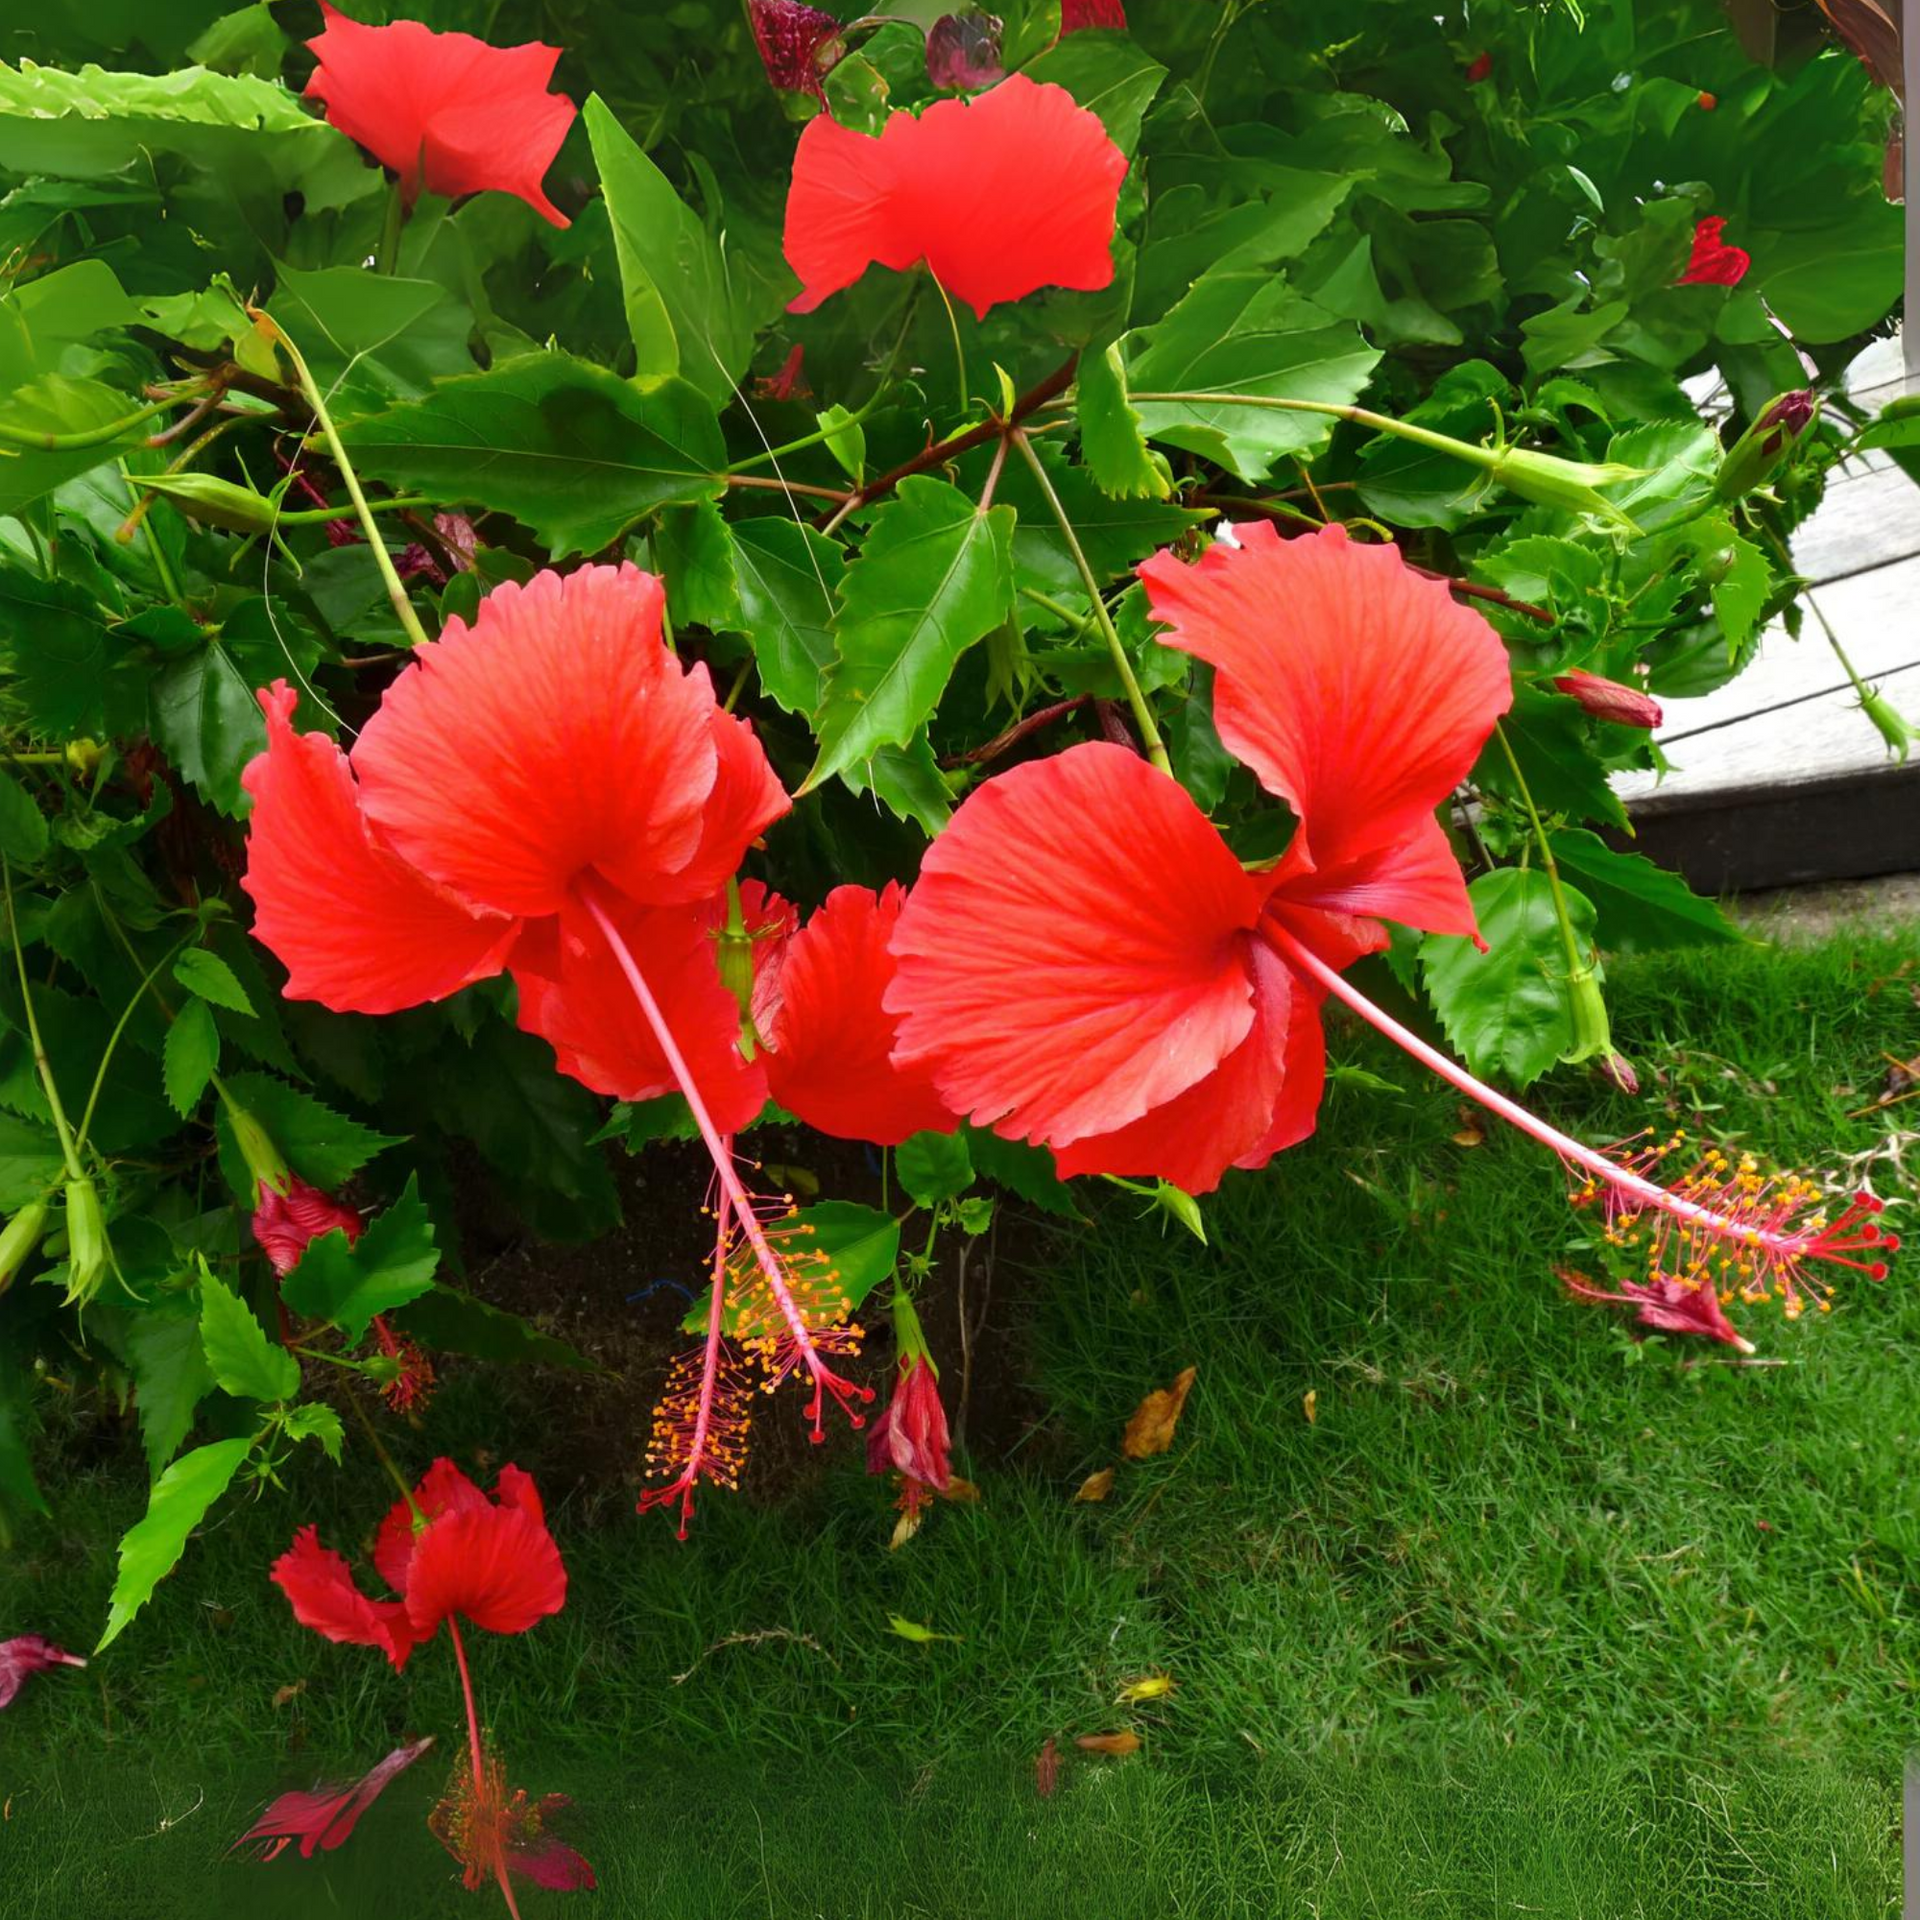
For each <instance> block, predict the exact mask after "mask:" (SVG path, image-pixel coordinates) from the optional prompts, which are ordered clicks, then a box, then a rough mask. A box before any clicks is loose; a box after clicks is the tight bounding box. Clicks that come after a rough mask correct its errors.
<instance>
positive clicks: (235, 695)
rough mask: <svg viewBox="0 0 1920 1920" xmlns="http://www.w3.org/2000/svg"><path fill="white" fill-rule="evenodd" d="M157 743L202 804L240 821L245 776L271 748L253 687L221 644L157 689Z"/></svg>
mask: <svg viewBox="0 0 1920 1920" xmlns="http://www.w3.org/2000/svg"><path fill="white" fill-rule="evenodd" d="M151 699H152V727H153V737H154V739H155V740H156V741H157V742H158V743H159V744H160V746H161V747H162V748H163V749H164V750H165V752H166V755H167V758H168V759H169V760H171V761H172V762H173V764H174V766H175V767H176V768H178V769H179V771H180V772H181V773H182V774H183V775H184V776H185V777H186V778H187V779H188V780H189V781H190V782H191V783H192V784H193V787H194V789H195V791H196V792H197V793H198V794H199V795H200V797H201V799H203V800H204V801H206V803H207V804H208V805H209V806H211V807H213V808H215V809H217V810H218V811H219V812H221V813H224V814H225V815H227V817H228V818H229V819H233V820H237V819H239V818H240V817H241V815H242V814H244V813H245V811H246V808H247V797H246V795H245V794H244V793H243V792H242V791H241V787H240V775H241V773H242V772H243V771H244V770H245V767H246V764H247V762H248V761H249V760H251V759H252V758H253V757H254V755H255V754H257V753H259V752H261V751H263V750H264V748H265V747H266V744H267V728H266V722H265V720H264V719H263V718H262V717H261V713H260V702H259V701H258V700H257V699H256V698H255V697H254V691H253V687H252V685H251V684H250V683H249V681H248V679H247V676H246V675H245V674H244V673H242V672H241V670H240V667H239V665H238V664H237V663H236V661H235V660H234V657H233V655H232V653H231V652H230V651H229V650H228V649H227V647H226V645H225V644H224V643H223V642H222V641H220V640H218V639H209V640H208V641H207V643H206V644H205V645H204V646H202V647H200V648H198V649H196V650H195V651H194V652H192V653H190V654H187V655H186V656H185V657H184V658H182V659H179V660H173V661H170V662H168V664H167V665H166V666H165V667H163V668H162V669H161V671H160V673H159V674H158V675H157V676H156V678H155V679H154V682H153V688H152V694H151Z"/></svg>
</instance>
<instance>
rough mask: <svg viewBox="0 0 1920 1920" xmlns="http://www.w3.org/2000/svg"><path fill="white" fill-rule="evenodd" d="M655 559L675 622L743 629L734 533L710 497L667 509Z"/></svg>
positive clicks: (734, 630) (724, 629) (732, 630)
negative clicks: (734, 551)
mask: <svg viewBox="0 0 1920 1920" xmlns="http://www.w3.org/2000/svg"><path fill="white" fill-rule="evenodd" d="M653 558H654V562H655V566H656V568H657V571H658V572H659V574H660V576H661V578H662V579H664V580H665V581H666V583H667V611H668V613H669V614H671V615H672V616H673V621H674V624H675V625H676V626H685V625H693V626H699V627H712V628H713V629H714V630H715V631H716V632H722V633H737V632H739V631H740V629H741V626H742V624H743V621H742V616H741V611H740V579H739V573H738V570H737V568H736V566H735V563H734V557H733V535H732V533H731V532H730V531H729V530H728V527H727V523H726V520H725V518H724V517H723V516H722V514H721V512H720V509H719V508H718V507H716V506H715V505H714V504H713V502H712V501H711V500H702V501H699V502H697V503H696V504H695V505H693V506H691V507H668V508H666V509H665V510H664V511H663V512H662V513H661V515H660V526H659V530H658V532H657V533H656V534H655V535H654V547H653Z"/></svg>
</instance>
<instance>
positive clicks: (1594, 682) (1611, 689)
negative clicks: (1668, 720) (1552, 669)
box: [1553, 668, 1664, 727]
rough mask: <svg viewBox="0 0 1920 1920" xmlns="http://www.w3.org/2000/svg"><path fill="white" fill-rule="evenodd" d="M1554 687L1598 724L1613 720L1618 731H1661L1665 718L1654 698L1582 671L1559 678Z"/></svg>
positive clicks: (1562, 675) (1636, 688) (1595, 674)
mask: <svg viewBox="0 0 1920 1920" xmlns="http://www.w3.org/2000/svg"><path fill="white" fill-rule="evenodd" d="M1553 684H1554V685H1555V686H1556V687H1558V688H1559V689H1560V691H1561V692H1562V693H1564V694H1565V695H1566V696H1567V697H1568V698H1569V699H1571V700H1577V701H1578V702H1579V703H1580V705H1581V706H1582V707H1584V708H1585V709H1586V710H1587V712H1589V713H1590V714H1592V715H1593V717H1594V718H1595V719H1596V720H1611V721H1612V722H1613V723H1614V725H1615V726H1617V727H1657V726H1658V725H1659V724H1660V722H1661V720H1662V718H1663V717H1664V716H1663V715H1662V714H1661V711H1660V702H1659V701H1658V700H1656V699H1654V697H1653V696H1652V695H1651V694H1648V693H1642V692H1641V691H1640V689H1639V688H1638V687H1623V686H1622V685H1621V684H1620V682H1619V681H1618V680H1608V679H1605V678H1603V677H1602V676H1601V675H1600V674H1597V673H1588V672H1586V671H1584V670H1583V669H1581V668H1575V670H1574V671H1573V672H1572V673H1563V674H1560V675H1558V676H1557V677H1556V678H1555V680H1554V683H1553Z"/></svg>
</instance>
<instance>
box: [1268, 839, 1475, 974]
mask: <svg viewBox="0 0 1920 1920" xmlns="http://www.w3.org/2000/svg"><path fill="white" fill-rule="evenodd" d="M1268 908H1269V911H1271V912H1273V913H1275V914H1276V915H1277V916H1278V918H1279V919H1280V921H1281V922H1282V924H1283V925H1285V926H1286V927H1287V929H1288V930H1289V931H1290V932H1292V933H1294V934H1296V935H1298V936H1299V938H1300V939H1302V940H1304V941H1305V942H1306V943H1307V945H1308V946H1310V947H1311V948H1312V949H1313V950H1314V952H1315V953H1317V954H1318V955H1319V956H1320V958H1321V959H1323V960H1324V961H1325V962H1326V963H1327V965H1328V966H1330V967H1335V968H1338V969H1340V970H1341V971H1343V972H1344V971H1345V969H1346V968H1348V967H1350V966H1351V965H1352V964H1353V962H1354V961H1355V960H1357V959H1358V958H1359V957H1360V955H1361V954H1363V953H1376V952H1378V951H1379V949H1380V948H1381V947H1383V946H1385V945H1386V938H1387V936H1386V933H1385V930H1384V929H1383V928H1382V927H1381V926H1380V925H1379V922H1380V921H1381V920H1382V919H1387V920H1398V921H1399V922H1400V923H1401V924H1402V925H1403V926H1408V927H1419V928H1421V929H1422V930H1423V931H1425V932H1428V933H1458V934H1464V935H1465V936H1466V937H1467V938H1468V939H1469V940H1474V941H1478V940H1479V938H1480V928H1479V923H1478V922H1477V921H1476V920H1475V919H1474V916H1473V902H1472V900H1471V899H1470V898H1469V897H1468V895H1467V883H1466V881H1465V879H1464V878H1463V877H1462V876H1461V872H1460V862H1459V860H1458V859H1457V858H1456V857H1455V855H1454V851H1453V848H1452V846H1451V844H1450V843H1449V842H1448V840H1447V836H1446V831H1445V829H1444V828H1443V827H1442V826H1441V825H1440V823H1439V821H1438V820H1436V819H1435V818H1434V817H1433V815H1432V814H1430V813H1428V814H1422V815H1421V816H1420V817H1419V818H1418V819H1417V820H1415V822H1414V823H1413V825H1412V826H1411V827H1410V828H1409V830H1408V832H1407V834H1406V836H1405V838H1403V839H1400V840H1395V841H1392V842H1390V843H1389V844H1388V845H1386V846H1383V847H1375V848H1374V849H1373V850H1372V851H1371V852H1368V853H1363V854H1361V855H1360V856H1359V857H1358V858H1357V859H1353V860H1348V861H1345V862H1343V863H1340V864H1338V865H1334V866H1330V867H1322V868H1317V869H1316V868H1314V867H1312V866H1310V865H1309V864H1308V863H1307V862H1306V861H1305V859H1304V858H1303V857H1301V856H1300V855H1299V854H1298V853H1297V852H1296V850H1295V849H1292V848H1289V849H1288V852H1287V855H1286V857H1285V858H1284V859H1283V860H1282V861H1281V862H1280V864H1279V866H1278V867H1276V868H1275V869H1274V872H1273V890H1272V892H1271V894H1270V895H1269V896H1268Z"/></svg>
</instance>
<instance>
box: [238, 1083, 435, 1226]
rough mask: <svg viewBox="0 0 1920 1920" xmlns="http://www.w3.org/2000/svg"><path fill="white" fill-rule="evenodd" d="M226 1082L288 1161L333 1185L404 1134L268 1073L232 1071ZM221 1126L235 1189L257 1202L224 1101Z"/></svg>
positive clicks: (324, 1184)
mask: <svg viewBox="0 0 1920 1920" xmlns="http://www.w3.org/2000/svg"><path fill="white" fill-rule="evenodd" d="M226 1088H227V1091H228V1093H230V1094H231V1095H232V1096H233V1098H234V1099H235V1100H236V1101H238V1102H239V1104H240V1105H241V1106H243V1107H245V1108H246V1109H247V1111H248V1112H249V1113H251V1114H252V1115H253V1116H254V1118H255V1119H256V1120H258V1121H259V1122H260V1124H261V1125H262V1126H263V1127H265V1128H266V1130H267V1133H268V1135H269V1137H270V1138H271V1139H272V1141H273V1143H274V1145H275V1146H277V1147H278V1148H279V1149H280V1152H281V1154H282V1156H283V1157H284V1158H285V1160H286V1162H287V1165H288V1166H290V1167H291V1168H292V1169H293V1170H294V1172H295V1173H297V1174H298V1175H299V1176H300V1177H301V1179H303V1180H307V1181H310V1182H312V1184H313V1185H314V1186H316V1187H325V1188H327V1189H328V1190H329V1191H331V1190H332V1189H333V1188H334V1187H337V1186H339V1185H340V1183H341V1182H342V1181H344V1180H350V1179H351V1178H352V1177H353V1176H354V1175H355V1174H356V1173H358V1172H359V1171H360V1169H361V1168H362V1167H364V1166H365V1165H366V1164H367V1162H368V1161H369V1160H371V1159H372V1158H373V1156H374V1155H375V1154H376V1153H380V1152H382V1151H383V1150H384V1149H386V1148H388V1147H391V1146H394V1145H396V1144H398V1139H399V1136H398V1135H396V1134H391V1133H375V1132H374V1130H373V1129H372V1128H371V1127H363V1126H362V1125H361V1124H360V1122H359V1121H358V1120H350V1119H348V1118H347V1116H346V1115H345V1114H343V1113H336V1112H335V1111H334V1110H333V1108H331V1107H330V1106H328V1105H326V1104H325V1102H324V1101H320V1100H316V1099H315V1098H314V1097H313V1095H312V1094H310V1093H302V1092H301V1091H300V1089H299V1088H298V1087H290V1086H288V1085H287V1083H286V1082H285V1081H284V1080H276V1079H275V1078H274V1077H273V1075H271V1074H268V1073H235V1074H229V1075H228V1076H227V1080H226ZM215 1126H216V1128H217V1130H218V1133H219V1139H220V1165H221V1169H222V1171H223V1172H224V1173H225V1174H226V1176H227V1180H228V1183H229V1184H230V1185H231V1186H232V1188H233V1190H234V1192H235V1193H237V1194H239V1195H240V1196H241V1198H242V1199H243V1200H245V1201H246V1203H247V1204H248V1205H249V1206H251V1205H252V1204H253V1182H252V1179H251V1177H250V1176H249V1175H248V1173H247V1163H246V1161H245V1160H244V1159H243V1158H242V1157H241V1154H240V1151H239V1149H238V1148H237V1147H236V1146H235V1145H234V1141H233V1130H232V1128H231V1126H230V1125H229V1123H228V1120H227V1114H226V1106H225V1103H224V1102H223V1103H222V1105H221V1109H220V1113H219V1115H218V1117H217V1119H216V1121H215Z"/></svg>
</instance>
